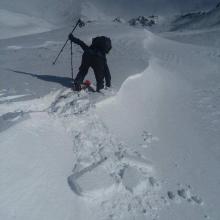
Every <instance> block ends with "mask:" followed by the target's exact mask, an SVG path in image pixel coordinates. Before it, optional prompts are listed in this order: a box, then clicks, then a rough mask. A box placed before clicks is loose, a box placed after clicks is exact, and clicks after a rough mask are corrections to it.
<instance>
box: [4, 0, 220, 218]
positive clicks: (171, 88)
mask: <svg viewBox="0 0 220 220" xmlns="http://www.w3.org/2000/svg"><path fill="white" fill-rule="evenodd" d="M29 2H30V7H33V8H32V9H36V8H37V7H36V6H37V3H36V1H29ZM66 2H67V1H65V3H66ZM69 2H70V1H69ZM103 2H104V1H103ZM22 3H23V4H27V5H28V2H27V1H26V0H22ZM48 3H51V2H50V1H45V4H48ZM55 3H56V2H55ZM1 4H2V6H3V5H4V10H3V13H5V11H6V10H7V13H8V14H7V16H8V15H9V14H10V15H11V13H12V12H13V16H15V15H16V16H18V17H16V19H17V18H19V19H21V18H22V22H23V23H25V24H26V22H27V21H28V20H29V19H27V17H26V16H27V14H28V13H26V12H24V11H22V9H21V8H20V9H19V6H18V5H17V6H16V7H14V6H13V4H10V2H7V1H2V2H1ZM14 4H15V5H16V2H14ZM57 4H58V3H57ZM111 4H112V3H111V1H109V4H107V3H106V4H105V5H104V6H103V7H106V6H109V8H112V7H113V6H111ZM120 4H121V6H123V1H119V5H120ZM58 5H59V4H58ZM44 6H45V5H42V6H41V5H40V4H39V7H44ZM54 6H56V4H55V5H54ZM66 6H68V4H66ZM89 6H90V9H91V10H88V8H82V9H83V10H82V11H83V12H84V13H85V14H84V15H88V14H89V16H88V18H89V17H91V18H94V19H98V18H100V17H101V18H102V19H101V21H97V22H94V23H91V24H88V25H87V26H86V27H85V28H83V29H77V31H76V32H75V35H76V36H78V37H80V38H81V39H83V40H84V41H85V42H86V43H88V44H89V43H91V39H92V37H94V36H96V35H108V36H110V37H111V38H112V42H113V50H112V51H111V53H110V54H109V55H108V63H109V66H110V70H111V72H112V82H113V90H112V91H109V92H108V91H107V92H106V95H101V94H87V93H85V92H81V93H80V94H73V92H72V91H71V90H70V89H69V88H70V87H71V78H70V50H69V45H68V46H67V48H66V49H65V50H64V52H63V53H62V56H61V57H60V59H59V61H58V63H57V65H56V66H52V65H51V63H52V61H53V60H54V58H55V56H56V55H57V53H58V51H59V50H60V48H61V47H62V45H63V43H64V42H65V40H66V37H67V35H68V33H69V31H70V29H71V28H72V27H71V26H70V27H64V28H60V29H57V30H53V31H49V32H45V33H38V34H31V35H28V36H20V37H17V38H10V37H11V35H9V33H10V32H8V38H10V39H2V40H0V51H1V53H0V72H1V74H0V179H1V181H0V195H1V196H0V219H4V220H12V219H15V218H16V219H19V220H26V219H28V220H32V219H36V220H37V219H43V220H44V219H45V220H50V219H53V220H60V219H64V220H71V219H78V220H87V219H92V220H93V219H94V220H103V219H115V220H120V219H121V220H125V219H126V220H130V219H135V220H145V219H152V220H153V219H154V220H155V219H158V220H160V219H161V220H170V219H178V220H185V219H193V220H200V219H213V220H215V219H219V216H220V213H219V209H218V204H219V203H220V199H219V198H220V194H219V184H220V176H219V174H218V173H219V168H220V162H219V161H220V160H219V159H220V151H219V143H220V139H219V131H220V118H219V112H220V102H219V95H220V94H219V92H220V90H219V82H220V76H219V69H220V65H219V57H220V49H219V47H215V44H212V43H209V36H210V35H212V33H210V32H208V31H206V32H204V31H200V32H199V31H197V32H193V31H192V32H191V34H189V33H186V35H187V36H188V39H189V41H190V43H191V44H192V43H194V42H195V39H197V40H196V41H199V40H198V39H200V41H199V42H200V43H198V42H197V44H198V45H199V44H203V43H204V42H205V44H206V45H209V47H204V46H195V45H189V44H185V43H184V42H185V41H186V38H185V33H183V34H179V33H166V34H164V36H166V35H169V36H168V37H169V38H170V39H174V40H177V41H181V42H182V43H178V42H175V41H172V40H167V39H164V38H162V37H159V36H156V35H155V34H153V33H151V32H149V31H145V30H143V29H136V28H133V27H129V26H128V25H126V24H116V23H112V22H109V17H107V16H105V14H104V13H103V11H104V9H103V8H102V9H101V7H102V4H101V3H100V2H99V1H96V2H95V3H94V5H92V4H91V5H89ZM13 7H14V8H13ZM99 7H100V8H99ZM130 7H131V6H130ZM178 7H180V8H181V6H180V5H179V6H178ZM15 8H17V9H18V10H17V12H16V13H19V14H15V13H14V12H15ZM106 8H107V7H106ZM128 9H129V7H128ZM33 11H34V10H33ZM52 11H53V12H56V10H52ZM109 11H110V10H109ZM137 11H138V10H137ZM41 12H43V10H42V11H41V10H40V11H38V10H36V17H37V14H38V15H39V17H41V16H42V14H41ZM124 13H125V12H124ZM126 13H127V12H126ZM126 13H125V14H126ZM21 14H22V15H21ZM24 14H26V15H25V16H24ZM97 15H98V16H97ZM103 16H104V18H103ZM110 16H112V14H111V13H110ZM36 17H35V18H36ZM52 17H53V16H51V18H52ZM61 17H62V16H61ZM42 18H43V19H44V21H45V20H46V21H47V22H48V21H49V20H48V18H46V17H44V16H42V17H41V19H42ZM23 19H24V20H23ZM58 20H59V19H58ZM61 20H62V19H61ZM61 20H60V21H61ZM41 21H42V20H41ZM22 22H21V20H19V22H18V23H19V25H20V24H21V23H22ZM23 23H22V24H23ZM41 23H42V24H44V22H41ZM5 24H6V22H5V23H4V25H5ZM5 26H6V25H5ZM30 26H32V25H30ZM7 27H9V25H7ZM34 30H35V28H34ZM11 33H12V34H13V32H11ZM15 34H17V33H15ZM195 35H196V36H195ZM14 36H16V35H14ZM161 36H163V34H161ZM191 36H194V37H195V38H194V39H193V37H192V38H191ZM212 36H214V38H215V39H217V38H218V36H219V32H218V31H216V32H214V34H213V35H212ZM6 37H7V36H6V35H5V37H4V38H6ZM201 39H202V40H201ZM216 42H219V41H217V40H216ZM187 43H189V42H187ZM81 55H82V51H81V49H79V48H78V47H74V56H73V62H74V73H76V72H77V71H78V70H77V69H78V66H79V64H80V59H81ZM137 73H138V74H137ZM87 78H90V79H93V80H94V78H93V75H92V73H91V72H90V73H89V75H88V77H87ZM118 90H119V91H118ZM117 91H118V92H117ZM116 92H117V94H116V95H115V93H116ZM109 96H110V98H109Z"/></svg>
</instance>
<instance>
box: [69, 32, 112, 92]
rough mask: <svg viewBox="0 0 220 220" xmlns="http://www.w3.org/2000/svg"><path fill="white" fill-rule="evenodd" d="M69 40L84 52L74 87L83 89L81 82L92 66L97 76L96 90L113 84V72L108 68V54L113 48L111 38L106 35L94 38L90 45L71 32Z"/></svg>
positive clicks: (78, 89)
mask: <svg viewBox="0 0 220 220" xmlns="http://www.w3.org/2000/svg"><path fill="white" fill-rule="evenodd" d="M69 40H70V41H71V42H73V43H75V44H77V45H79V46H80V47H81V48H82V49H83V51H84V53H83V55H82V62H81V65H80V67H79V72H78V74H77V76H76V78H75V79H74V89H75V90H77V91H80V90H81V84H83V80H84V78H85V76H86V75H87V73H88V70H89V68H90V67H91V68H92V69H93V71H94V74H95V78H96V91H97V92H99V91H100V90H101V89H103V88H104V79H105V86H106V87H110V86H111V74H110V71H109V68H108V64H107V59H106V54H108V53H109V51H110V50H111V49H112V44H111V39H110V38H108V37H105V36H100V37H96V38H93V39H92V44H91V45H90V46H88V45H86V44H85V43H84V42H83V41H81V40H80V39H78V38H76V37H74V36H73V35H72V34H69Z"/></svg>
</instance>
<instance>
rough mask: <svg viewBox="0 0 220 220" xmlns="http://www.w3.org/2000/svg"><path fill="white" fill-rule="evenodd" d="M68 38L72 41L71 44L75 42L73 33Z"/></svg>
mask: <svg viewBox="0 0 220 220" xmlns="http://www.w3.org/2000/svg"><path fill="white" fill-rule="evenodd" d="M68 38H69V40H70V41H71V42H73V41H74V36H73V34H72V33H70V34H69V36H68Z"/></svg>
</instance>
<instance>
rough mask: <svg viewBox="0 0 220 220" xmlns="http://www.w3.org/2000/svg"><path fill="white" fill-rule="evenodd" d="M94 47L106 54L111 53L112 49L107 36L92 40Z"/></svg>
mask: <svg viewBox="0 0 220 220" xmlns="http://www.w3.org/2000/svg"><path fill="white" fill-rule="evenodd" d="M92 47H94V48H97V49H99V50H101V51H103V52H104V53H109V51H110V50H111V49H112V42H111V39H110V38H108V37H105V36H100V37H95V38H93V39H92Z"/></svg>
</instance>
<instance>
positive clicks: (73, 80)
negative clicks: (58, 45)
mask: <svg viewBox="0 0 220 220" xmlns="http://www.w3.org/2000/svg"><path fill="white" fill-rule="evenodd" d="M71 74H72V80H73V43H72V42H71ZM73 81H74V80H73Z"/></svg>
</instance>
